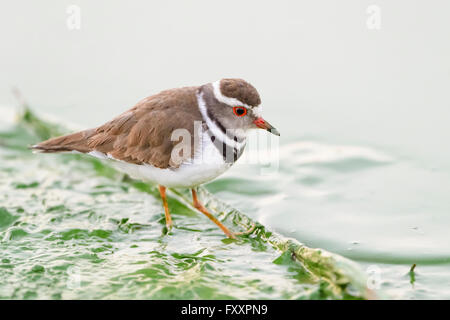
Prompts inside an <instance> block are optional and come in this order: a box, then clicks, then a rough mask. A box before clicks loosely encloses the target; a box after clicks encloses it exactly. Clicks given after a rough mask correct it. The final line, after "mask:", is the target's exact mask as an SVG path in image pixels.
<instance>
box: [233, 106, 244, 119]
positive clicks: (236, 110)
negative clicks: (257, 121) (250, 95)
mask: <svg viewBox="0 0 450 320" xmlns="http://www.w3.org/2000/svg"><path fill="white" fill-rule="evenodd" d="M233 112H234V114H235V115H237V116H238V117H242V116H245V115H246V114H247V108H244V107H233Z"/></svg>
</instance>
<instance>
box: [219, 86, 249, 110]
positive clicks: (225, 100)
mask: <svg viewBox="0 0 450 320" xmlns="http://www.w3.org/2000/svg"><path fill="white" fill-rule="evenodd" d="M212 85H213V88H214V97H216V99H217V100H219V101H220V102H222V103H225V104H227V105H229V106H231V107H236V106H243V107H246V108H247V109H251V108H252V107H251V106H249V105H247V104H245V103H243V102H242V101H239V100H238V99H236V98H230V97H227V96H224V95H223V94H222V92H221V91H220V80H217V81H216V82H213V84H212Z"/></svg>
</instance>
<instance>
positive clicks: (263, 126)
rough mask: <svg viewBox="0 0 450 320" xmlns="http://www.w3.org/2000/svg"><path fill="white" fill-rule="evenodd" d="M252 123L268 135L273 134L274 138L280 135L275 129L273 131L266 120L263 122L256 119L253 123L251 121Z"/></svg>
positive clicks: (261, 119)
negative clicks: (267, 132) (268, 133)
mask: <svg viewBox="0 0 450 320" xmlns="http://www.w3.org/2000/svg"><path fill="white" fill-rule="evenodd" d="M253 123H254V124H255V125H256V126H257V127H258V128H261V129H264V130H267V131H269V132H270V133H273V134H274V135H276V136H279V135H280V133H279V132H278V130H277V129H275V128H274V127H273V126H272V125H271V124H270V123H268V122H267V121H266V120H264V119H263V118H261V117H259V118H257V119H256V120H255V121H253Z"/></svg>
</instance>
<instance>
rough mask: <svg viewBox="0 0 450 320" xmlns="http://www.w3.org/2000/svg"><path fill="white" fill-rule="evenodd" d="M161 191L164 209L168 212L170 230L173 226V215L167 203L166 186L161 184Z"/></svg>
mask: <svg viewBox="0 0 450 320" xmlns="http://www.w3.org/2000/svg"><path fill="white" fill-rule="evenodd" d="M159 193H160V194H161V199H162V201H163V205H164V211H165V213H166V226H167V230H170V229H171V228H172V217H171V216H170V212H169V205H168V204H167V197H166V187H164V186H161V185H159Z"/></svg>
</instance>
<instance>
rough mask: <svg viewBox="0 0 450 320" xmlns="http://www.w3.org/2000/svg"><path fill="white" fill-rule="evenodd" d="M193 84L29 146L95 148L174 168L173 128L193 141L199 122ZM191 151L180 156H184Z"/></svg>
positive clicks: (130, 159) (49, 149) (133, 160)
mask: <svg viewBox="0 0 450 320" xmlns="http://www.w3.org/2000/svg"><path fill="white" fill-rule="evenodd" d="M196 89H197V87H186V88H180V89H172V90H167V91H163V92H161V93H159V94H156V95H154V96H151V97H148V98H146V99H144V100H142V101H141V102H139V103H138V104H137V105H136V106H134V107H133V108H131V109H130V110H129V111H127V112H125V113H123V114H121V115H120V116H118V117H116V118H115V119H113V120H112V121H110V122H107V123H105V124H104V125H102V126H100V127H98V128H96V129H89V130H85V131H81V132H77V133H74V134H70V135H67V136H63V137H58V138H53V139H50V140H47V141H44V142H42V143H40V144H38V145H36V146H33V149H36V150H39V151H42V152H63V151H79V152H83V153H88V152H91V151H99V152H102V153H104V154H109V155H111V156H112V157H114V158H115V159H118V160H123V161H127V162H130V163H135V164H144V163H146V164H151V165H153V166H155V167H158V168H169V167H171V168H174V167H178V166H179V165H180V162H178V163H174V162H173V161H172V160H171V153H172V150H173V148H174V146H175V145H177V144H178V143H180V142H181V141H171V135H172V132H173V130H175V129H178V128H185V129H187V130H188V131H189V132H190V134H191V137H192V142H191V145H192V144H193V132H194V122H195V121H201V120H202V116H201V114H200V112H199V110H198V106H197V99H196V96H195V92H196ZM192 155H193V148H192V147H191V153H190V154H185V155H182V159H188V158H190V157H192Z"/></svg>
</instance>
